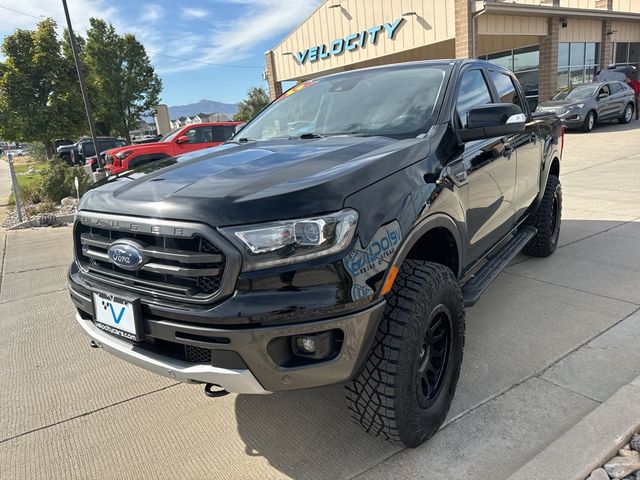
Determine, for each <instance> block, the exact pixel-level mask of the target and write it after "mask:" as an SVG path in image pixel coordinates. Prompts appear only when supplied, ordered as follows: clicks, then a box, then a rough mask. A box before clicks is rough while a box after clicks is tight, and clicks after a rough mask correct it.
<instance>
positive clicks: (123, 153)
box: [116, 150, 133, 160]
mask: <svg viewBox="0 0 640 480" xmlns="http://www.w3.org/2000/svg"><path fill="white" fill-rule="evenodd" d="M132 153H133V152H132V151H131V150H127V151H126V152H120V153H116V157H118V159H120V160H124V159H125V158H127V157H128V156H129V155H131V154H132Z"/></svg>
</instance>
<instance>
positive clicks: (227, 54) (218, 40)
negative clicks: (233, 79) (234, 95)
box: [160, 0, 322, 73]
mask: <svg viewBox="0 0 640 480" xmlns="http://www.w3.org/2000/svg"><path fill="white" fill-rule="evenodd" d="M321 2H322V0H307V1H305V2H300V1H299V0H227V3H231V4H235V5H236V7H235V9H234V10H235V12H237V14H236V16H235V18H233V19H232V20H229V21H226V22H224V23H216V24H215V25H212V26H211V28H210V30H209V33H208V34H207V35H201V36H200V37H199V41H200V45H197V47H196V46H194V49H195V48H197V50H198V60H199V61H200V62H207V63H216V64H228V63H233V62H237V61H239V60H243V59H245V58H247V57H248V56H249V55H251V54H253V53H255V48H256V46H257V45H258V44H260V43H261V42H264V41H265V40H268V39H270V38H278V37H280V36H284V35H286V34H287V33H288V32H290V31H291V30H293V29H294V28H295V27H297V26H298V24H300V23H301V22H302V21H303V20H304V19H305V18H306V17H307V16H308V15H309V14H310V13H311V12H312V11H313V10H314V9H315V8H316V7H317V6H318V5H319V4H320V3H321ZM274 45H275V44H274ZM260 53H262V52H260ZM205 66H206V65H204V64H202V63H196V62H172V64H171V65H167V66H163V67H162V68H161V69H160V70H161V72H162V73H176V72H185V71H190V70H197V69H200V68H203V67H205Z"/></svg>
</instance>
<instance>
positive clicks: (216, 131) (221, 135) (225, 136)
mask: <svg viewBox="0 0 640 480" xmlns="http://www.w3.org/2000/svg"><path fill="white" fill-rule="evenodd" d="M235 128H236V127H235V126H234V125H217V126H214V127H211V130H213V141H214V142H226V141H227V140H229V139H230V138H231V137H232V136H233V133H234V131H235Z"/></svg>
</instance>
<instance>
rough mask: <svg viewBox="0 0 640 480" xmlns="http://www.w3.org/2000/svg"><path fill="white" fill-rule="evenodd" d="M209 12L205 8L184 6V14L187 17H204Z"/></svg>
mask: <svg viewBox="0 0 640 480" xmlns="http://www.w3.org/2000/svg"><path fill="white" fill-rule="evenodd" d="M208 15H209V12H208V11H206V10H205V9H203V8H183V9H182V16H183V17H185V18H204V17H206V16H208Z"/></svg>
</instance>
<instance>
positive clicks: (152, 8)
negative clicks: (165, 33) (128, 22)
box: [140, 3, 164, 23]
mask: <svg viewBox="0 0 640 480" xmlns="http://www.w3.org/2000/svg"><path fill="white" fill-rule="evenodd" d="M142 10H143V11H142V15H140V20H142V21H143V22H149V23H157V22H158V20H160V19H161V18H162V17H164V9H163V8H162V7H161V6H160V5H158V4H157V3H150V4H148V5H144V6H143V7H142Z"/></svg>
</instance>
